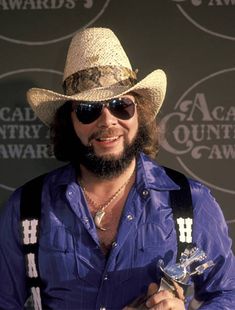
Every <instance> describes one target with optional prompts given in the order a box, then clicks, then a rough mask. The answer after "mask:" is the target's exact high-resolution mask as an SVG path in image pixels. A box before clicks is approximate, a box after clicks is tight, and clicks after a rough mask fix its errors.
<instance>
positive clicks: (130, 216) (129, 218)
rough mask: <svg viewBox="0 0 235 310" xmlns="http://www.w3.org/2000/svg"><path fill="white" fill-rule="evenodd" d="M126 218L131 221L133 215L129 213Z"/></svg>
mask: <svg viewBox="0 0 235 310" xmlns="http://www.w3.org/2000/svg"><path fill="white" fill-rule="evenodd" d="M126 218H127V220H128V221H132V220H133V218H134V217H133V216H132V215H131V214H128V215H127V217H126Z"/></svg>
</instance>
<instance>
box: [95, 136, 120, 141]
mask: <svg viewBox="0 0 235 310" xmlns="http://www.w3.org/2000/svg"><path fill="white" fill-rule="evenodd" d="M117 139H118V137H106V138H99V139H98V140H100V141H114V140H117Z"/></svg>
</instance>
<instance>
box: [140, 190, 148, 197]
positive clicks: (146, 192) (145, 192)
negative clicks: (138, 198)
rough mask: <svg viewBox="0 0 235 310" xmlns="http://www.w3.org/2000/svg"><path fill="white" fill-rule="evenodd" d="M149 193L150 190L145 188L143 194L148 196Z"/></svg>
mask: <svg viewBox="0 0 235 310" xmlns="http://www.w3.org/2000/svg"><path fill="white" fill-rule="evenodd" d="M148 194H149V191H148V190H147V189H144V190H143V191H142V195H143V196H144V197H146V196H148Z"/></svg>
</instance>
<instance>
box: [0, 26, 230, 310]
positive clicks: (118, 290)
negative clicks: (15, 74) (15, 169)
mask: <svg viewBox="0 0 235 310" xmlns="http://www.w3.org/2000/svg"><path fill="white" fill-rule="evenodd" d="M63 86H64V91H65V94H64V95H61V94H59V93H56V92H53V91H50V90H45V89H36V88H34V89H31V90H29V92H28V94H27V97H28V101H29V103H30V105H31V107H32V108H33V110H34V111H35V113H36V115H37V116H38V117H39V118H40V119H41V120H42V121H43V122H44V123H45V124H47V125H48V126H50V129H51V135H52V141H53V145H54V154H55V156H56V157H57V158H58V159H59V160H62V161H68V162H69V164H68V165H66V166H64V167H62V168H59V169H57V170H55V171H52V172H50V173H49V174H47V175H46V176H45V178H44V183H43V188H42V198H41V200H42V201H41V222H40V237H39V253H38V264H39V272H40V277H41V280H42V287H41V292H40V294H41V295H40V296H41V301H42V305H43V307H42V308H43V309H82V310H85V309H122V308H124V307H127V308H128V305H130V304H131V303H132V302H133V301H134V300H135V299H136V298H138V297H139V296H141V295H142V294H144V295H146V296H148V297H149V298H147V299H146V302H145V307H147V308H148V309H163V310H167V309H168V310H169V309H176V310H182V309H185V307H188V306H187V304H186V305H185V304H184V300H183V299H184V297H182V296H180V294H175V293H173V291H171V290H160V291H158V288H159V285H160V279H161V276H162V274H161V272H160V269H159V267H158V262H159V260H160V259H163V260H164V263H165V264H166V265H168V264H170V263H175V262H176V252H177V242H176V231H175V224H174V220H173V216H172V208H171V204H170V202H169V193H170V191H172V190H178V189H179V186H178V185H177V184H175V183H174V182H173V180H171V178H170V177H168V176H167V174H166V172H165V170H164V169H163V168H162V167H161V166H159V165H158V164H157V163H156V162H155V161H153V160H152V159H151V158H155V157H156V153H157V149H158V147H157V126H156V122H155V117H156V115H157V113H158V111H159V109H160V107H161V105H162V102H163V99H164V96H165V90H166V77H165V74H164V72H163V71H161V70H155V71H153V72H152V73H150V74H149V75H148V76H147V77H145V78H144V79H143V80H141V81H139V82H138V83H137V82H136V73H135V72H134V71H133V70H132V67H131V65H130V62H129V60H128V58H127V56H126V54H125V52H124V50H123V48H122V46H121V44H120V42H119V41H118V39H117V37H116V36H115V35H114V33H113V32H112V31H111V30H109V29H103V28H88V29H85V30H82V31H80V32H79V33H77V34H76V35H75V37H74V38H73V40H72V42H71V45H70V48H69V51H68V56H67V61H66V65H65V71H64V81H63ZM189 182H190V187H191V193H192V201H193V209H194V223H195V225H194V230H193V241H194V242H195V243H196V244H197V246H198V247H199V248H202V249H203V250H204V251H205V252H206V254H207V256H208V259H211V260H213V261H214V263H215V266H214V267H213V268H211V269H208V270H206V271H205V272H204V273H203V274H202V275H200V276H195V277H194V286H195V298H196V299H198V300H199V301H200V302H202V305H201V308H200V309H203V310H207V309H208V310H209V309H210V310H212V309H213V310H216V309H230V310H231V309H235V263H234V256H233V254H232V252H231V240H230V239H229V237H228V235H227V227H226V224H225V221H224V218H223V216H222V213H221V210H220V208H219V206H218V205H217V203H216V202H215V200H214V198H213V197H211V195H210V193H209V191H208V189H207V188H205V187H204V186H203V185H201V184H200V183H198V182H196V181H192V180H189ZM21 193H22V188H19V189H18V190H16V192H15V193H13V195H12V197H11V198H10V199H9V202H8V204H7V206H6V208H5V209H4V212H3V213H2V216H1V221H0V275H1V284H0V308H1V309H4V310H7V309H22V308H23V305H24V303H25V300H26V299H27V297H28V295H29V289H28V288H27V285H26V280H25V279H26V268H25V258H24V255H23V250H22V238H21V233H20V211H19V210H20V207H19V206H20V200H21ZM32 208H33V206H32ZM215 233H216V234H217V235H216V238H215Z"/></svg>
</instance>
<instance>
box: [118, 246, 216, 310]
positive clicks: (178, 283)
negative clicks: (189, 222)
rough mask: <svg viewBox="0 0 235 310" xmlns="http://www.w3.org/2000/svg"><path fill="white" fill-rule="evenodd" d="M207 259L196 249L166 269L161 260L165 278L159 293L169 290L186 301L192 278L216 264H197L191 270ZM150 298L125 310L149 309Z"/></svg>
mask: <svg viewBox="0 0 235 310" xmlns="http://www.w3.org/2000/svg"><path fill="white" fill-rule="evenodd" d="M205 259H206V254H205V252H203V251H202V250H200V249H199V248H197V247H194V248H191V249H188V248H186V249H185V251H184V252H183V253H181V257H180V260H179V262H178V263H176V264H169V265H167V266H165V267H164V262H163V260H160V261H159V262H158V265H159V268H160V270H161V271H162V274H163V277H162V278H161V282H160V287H159V289H158V291H157V292H159V291H162V290H168V291H170V292H172V293H173V294H174V295H175V296H176V297H177V298H180V299H181V300H184V297H185V294H186V291H187V289H188V288H189V287H190V284H189V280H190V276H192V275H200V274H202V273H203V272H204V271H205V270H206V269H207V268H210V267H212V266H214V262H213V261H212V260H210V261H207V262H204V263H202V264H199V265H198V264H196V265H197V267H194V268H191V267H192V266H191V265H192V264H194V263H196V262H201V261H203V260H205ZM194 265H195V264H194ZM157 292H156V293H157ZM149 297H150V296H149ZM149 297H146V296H144V297H143V296H141V297H140V298H137V299H136V300H135V301H134V302H133V303H132V304H131V305H129V306H128V307H126V308H124V309H128V310H129V309H136V310H145V309H147V307H146V306H145V303H146V301H147V299H148V298H149Z"/></svg>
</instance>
